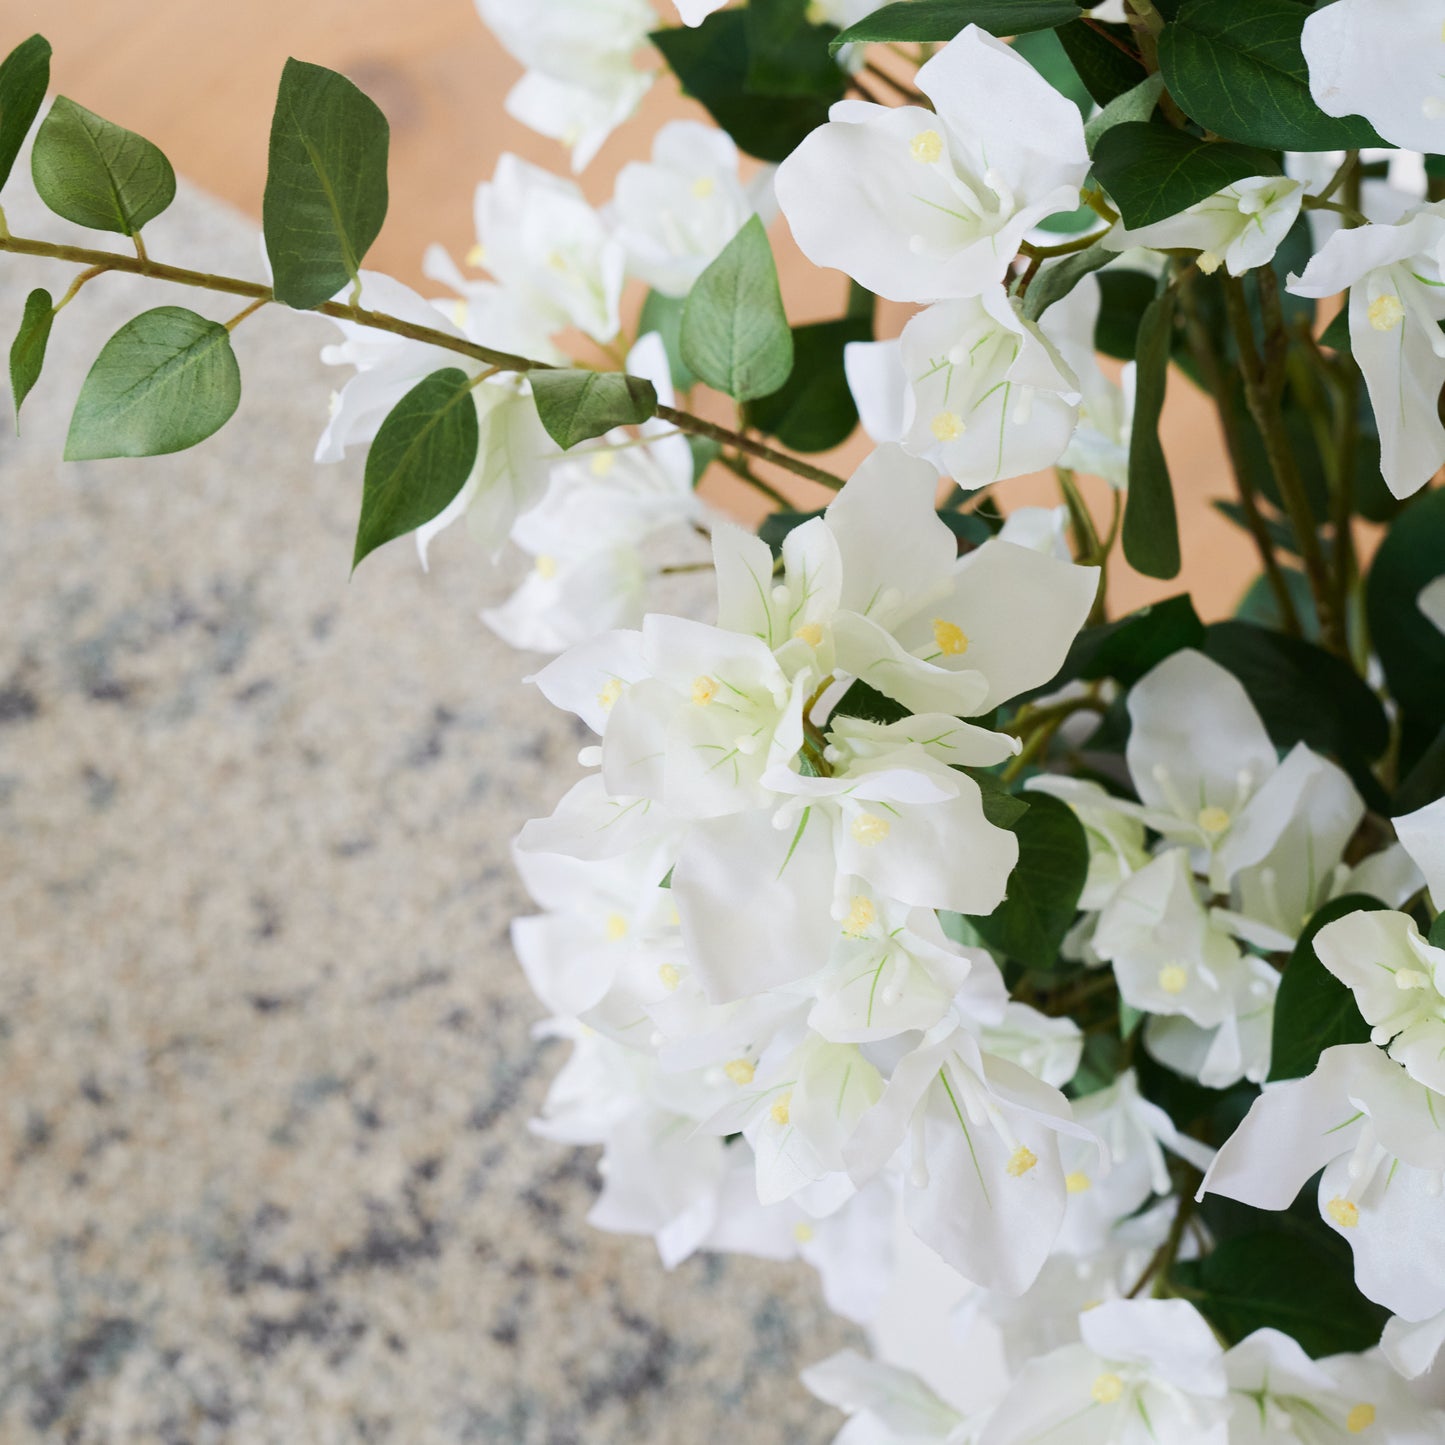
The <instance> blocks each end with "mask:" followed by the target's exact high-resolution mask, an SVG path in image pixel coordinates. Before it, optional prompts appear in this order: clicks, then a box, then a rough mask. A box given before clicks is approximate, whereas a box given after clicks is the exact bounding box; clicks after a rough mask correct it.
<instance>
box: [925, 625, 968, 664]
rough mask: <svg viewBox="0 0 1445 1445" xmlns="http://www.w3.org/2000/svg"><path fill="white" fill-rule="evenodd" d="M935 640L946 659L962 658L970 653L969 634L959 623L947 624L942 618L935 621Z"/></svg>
mask: <svg viewBox="0 0 1445 1445" xmlns="http://www.w3.org/2000/svg"><path fill="white" fill-rule="evenodd" d="M933 640H934V641H935V642H936V643H937V644H938V650H939V651H940V652H941V653H942V654H943V655H944V656H945V657H962V656H963V654H964V653H965V652H967V651H968V633H966V632H965V631H964V630H963V628H961V627H959V626H958V625H957V623H954V622H945V621H944V620H943V618H941V617H935V618H934V619H933Z"/></svg>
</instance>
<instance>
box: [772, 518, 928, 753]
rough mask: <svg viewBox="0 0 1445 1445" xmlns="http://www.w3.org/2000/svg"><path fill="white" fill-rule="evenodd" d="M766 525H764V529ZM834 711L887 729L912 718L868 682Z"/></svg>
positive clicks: (858, 685)
mask: <svg viewBox="0 0 1445 1445" xmlns="http://www.w3.org/2000/svg"><path fill="white" fill-rule="evenodd" d="M784 515H787V514H784ZM792 515H795V516H798V515H799V514H797V513H794V514H792ZM821 515H822V513H821V512H813V513H809V514H803V515H801V516H800V517H799V522H798V523H795V525H801V523H802V522H806V521H807V520H808V519H809V516H814V517H817V516H821ZM766 525H767V524H766V523H764V528H766ZM789 530H791V528H790V529H789ZM770 545H771V544H770ZM777 545H778V546H779V547H780V546H781V545H782V542H781V540H779V542H778V543H777ZM833 711H834V712H835V713H836V714H837V715H838V716H839V717H861V718H863V719H864V720H865V721H867V722H875V723H882V724H883V725H884V726H885V727H886V726H887V725H888V724H889V723H896V722H902V721H903V719H904V718H906V717H910V716H912V714H911V713H910V712H909V711H908V709H907V708H906V707H904V706H903V704H902V703H901V702H894V701H893V699H892V698H891V697H888V696H886V695H885V694H884V693H881V692H879V691H877V689H875V688H871V687H869V686H868V684H867V683H866V682H855V683H854V684H853V685H852V687H850V688H849V689H848V691H847V692H845V693H844V694H843V696H842V697H841V698H840V699H839V700H838V706H837V707H836V708H834V709H833Z"/></svg>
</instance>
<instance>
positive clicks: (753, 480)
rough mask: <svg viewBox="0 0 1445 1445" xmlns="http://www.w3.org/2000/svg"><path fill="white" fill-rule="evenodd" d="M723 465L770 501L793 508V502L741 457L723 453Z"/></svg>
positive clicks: (785, 509) (721, 457)
mask: <svg viewBox="0 0 1445 1445" xmlns="http://www.w3.org/2000/svg"><path fill="white" fill-rule="evenodd" d="M718 461H720V462H721V463H722V464H723V466H725V467H726V468H727V469H728V471H730V472H731V473H732V474H733V475H734V476H735V477H741V478H742V480H743V481H745V482H746V483H747V484H748V485H749V486H750V487H755V488H756V489H757V490H758V491H760V492H761V493H762V494H763V495H764V496H765V497H767V498H768V500H769V501H772V502H776V503H777V504H778V506H780V507H781V508H783V510H784V511H786V512H791V511H792V510H793V504H792V503H791V502H790V501H789V500H788V499H787V498H786V497H785V496H784V495H783V494H782V493H781V492H780V491H778V490H777V489H776V488H774V487H771V486H769V485H768V483H767V482H765V481H764V480H763V479H762V478H761V477H760V476H759V475H758V474H757V473H756V472H755V471H754V470H753V469H752V468H751V467H750V466H749V465H748V464H747V463H746V462H745V461H744V460H743V459H742V458H741V457H730V456H728V455H727V454H726V453H723V454H722V455H720V456H719V457H718Z"/></svg>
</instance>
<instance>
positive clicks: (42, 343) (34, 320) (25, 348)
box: [10, 289, 55, 427]
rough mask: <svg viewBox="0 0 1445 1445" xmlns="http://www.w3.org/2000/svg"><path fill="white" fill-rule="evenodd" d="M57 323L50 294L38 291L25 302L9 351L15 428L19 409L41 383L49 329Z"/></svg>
mask: <svg viewBox="0 0 1445 1445" xmlns="http://www.w3.org/2000/svg"><path fill="white" fill-rule="evenodd" d="M54 322H55V308H54V303H53V302H52V301H51V299H50V292H48V291H45V290H42V289H36V290H34V291H32V292H31V293H30V294H29V295H28V296H27V297H26V298H25V314H24V315H23V316H22V317H21V318H20V330H19V332H18V333H17V334H16V337H15V341H14V344H13V345H12V346H11V347H10V391H11V395H12V396H13V397H14V399H15V425H16V426H17V427H19V425H20V405H21V403H22V402H23V401H24V400H25V398H26V397H27V396H29V395H30V390H31V388H32V387H33V386H34V385H35V383H36V382H37V381H39V380H40V368H41V367H42V366H44V365H45V347H46V343H47V342H48V341H49V340H50V328H51V326H52V325H53V324H54Z"/></svg>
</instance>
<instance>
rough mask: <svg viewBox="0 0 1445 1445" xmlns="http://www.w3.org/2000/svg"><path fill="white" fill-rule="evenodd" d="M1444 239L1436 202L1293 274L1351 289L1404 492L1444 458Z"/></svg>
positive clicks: (1324, 289) (1388, 466) (1386, 455)
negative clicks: (1441, 401)
mask: <svg viewBox="0 0 1445 1445" xmlns="http://www.w3.org/2000/svg"><path fill="white" fill-rule="evenodd" d="M1329 8H1330V10H1336V9H1338V8H1339V6H1338V5H1333V6H1331V7H1329ZM1321 13H1326V12H1321ZM1442 243H1445V212H1442V209H1441V208H1440V207H1439V206H1429V207H1426V208H1424V209H1422V210H1420V211H1417V212H1416V213H1415V214H1414V215H1412V216H1410V217H1409V218H1408V219H1406V220H1404V221H1402V222H1400V223H1399V224H1398V225H1395V226H1379V225H1371V226H1358V227H1355V228H1354V229H1353V230H1346V231H1339V232H1337V233H1336V234H1335V235H1333V236H1332V237H1331V238H1330V239H1329V241H1328V242H1326V243H1325V246H1324V248H1323V249H1322V250H1321V251H1320V252H1319V253H1318V254H1317V255H1316V256H1315V257H1314V258H1313V260H1311V261H1310V263H1309V265H1308V266H1306V267H1305V270H1304V274H1303V275H1301V276H1291V277H1290V279H1289V290H1291V291H1292V292H1294V294H1295V295H1296V296H1313V297H1322V296H1333V295H1335V294H1336V293H1337V292H1340V291H1343V290H1344V289H1345V288H1346V287H1348V288H1349V291H1350V300H1349V317H1350V349H1351V350H1352V351H1353V353H1354V356H1355V359H1356V360H1357V361H1358V362H1359V363H1360V370H1361V371H1363V372H1364V375H1365V384H1366V386H1367V388H1368V389H1369V393H1370V404H1371V405H1372V406H1373V408H1374V411H1375V421H1376V422H1377V423H1378V425H1379V430H1380V466H1381V471H1382V473H1383V475H1384V478H1385V481H1386V483H1387V484H1388V486H1389V488H1390V490H1391V491H1392V492H1393V493H1394V494H1395V495H1396V496H1397V497H1408V496H1409V495H1410V494H1411V493H1413V492H1417V491H1419V490H1420V488H1421V487H1423V486H1424V485H1425V483H1426V482H1428V481H1429V480H1430V478H1431V477H1432V476H1434V474H1435V472H1436V471H1437V470H1438V469H1439V468H1440V465H1441V463H1442V462H1445V426H1442V425H1441V423H1440V417H1439V406H1438V404H1439V400H1440V389H1441V387H1442V385H1445V336H1442V334H1441V331H1440V321H1441V320H1442V318H1445V281H1442V277H1441V271H1440V248H1441V245H1442Z"/></svg>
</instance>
